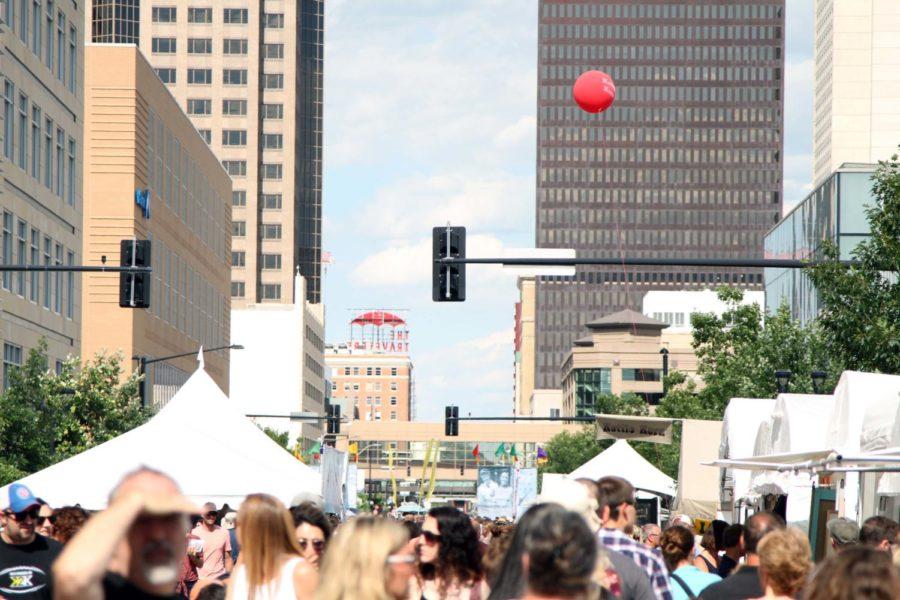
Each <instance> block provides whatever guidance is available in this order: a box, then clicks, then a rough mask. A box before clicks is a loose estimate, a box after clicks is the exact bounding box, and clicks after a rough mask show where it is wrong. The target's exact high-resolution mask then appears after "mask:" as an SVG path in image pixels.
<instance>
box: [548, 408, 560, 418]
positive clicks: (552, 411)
mask: <svg viewBox="0 0 900 600" xmlns="http://www.w3.org/2000/svg"><path fill="white" fill-rule="evenodd" d="M550 418H551V419H558V418H559V409H558V408H551V409H550Z"/></svg>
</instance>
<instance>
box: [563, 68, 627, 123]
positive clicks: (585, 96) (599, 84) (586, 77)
mask: <svg viewBox="0 0 900 600" xmlns="http://www.w3.org/2000/svg"><path fill="white" fill-rule="evenodd" d="M572 96H573V97H574V98H575V102H577V103H578V106H580V107H581V109H582V110H584V111H586V112H589V113H599V112H603V111H604V110H606V109H607V108H609V107H610V106H611V105H612V103H613V100H615V99H616V84H614V83H613V80H612V77H610V76H609V75H607V74H606V73H604V72H603V71H585V72H584V73H582V74H581V75H580V76H579V77H578V79H576V80H575V85H573V86H572Z"/></svg>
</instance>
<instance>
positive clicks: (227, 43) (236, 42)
mask: <svg viewBox="0 0 900 600" xmlns="http://www.w3.org/2000/svg"><path fill="white" fill-rule="evenodd" d="M222 51H223V52H224V53H225V54H237V55H241V56H243V55H246V54H247V40H246V39H224V40H222Z"/></svg>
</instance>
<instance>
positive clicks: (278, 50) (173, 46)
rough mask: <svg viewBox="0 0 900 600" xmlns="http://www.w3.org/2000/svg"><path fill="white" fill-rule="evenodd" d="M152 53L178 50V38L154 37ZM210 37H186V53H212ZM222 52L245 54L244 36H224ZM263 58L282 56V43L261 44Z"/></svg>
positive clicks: (233, 54)
mask: <svg viewBox="0 0 900 600" xmlns="http://www.w3.org/2000/svg"><path fill="white" fill-rule="evenodd" d="M150 49H151V50H152V51H153V53H154V54H175V53H176V52H177V51H178V40H177V38H174V37H154V38H153V39H152V40H151V42H150ZM212 50H213V40H212V38H188V40H187V52H188V54H212ZM222 53H223V54H226V55H229V56H247V53H248V45H247V39H246V38H225V39H223V40H222ZM262 55H263V58H265V59H267V60H277V59H282V58H284V44H263V50H262Z"/></svg>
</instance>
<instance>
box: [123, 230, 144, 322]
mask: <svg viewBox="0 0 900 600" xmlns="http://www.w3.org/2000/svg"><path fill="white" fill-rule="evenodd" d="M150 257H151V252H150V240H122V241H121V243H120V252H119V263H120V264H121V266H123V267H149V266H150ZM119 306H121V307H122V308H150V273H119Z"/></svg>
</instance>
